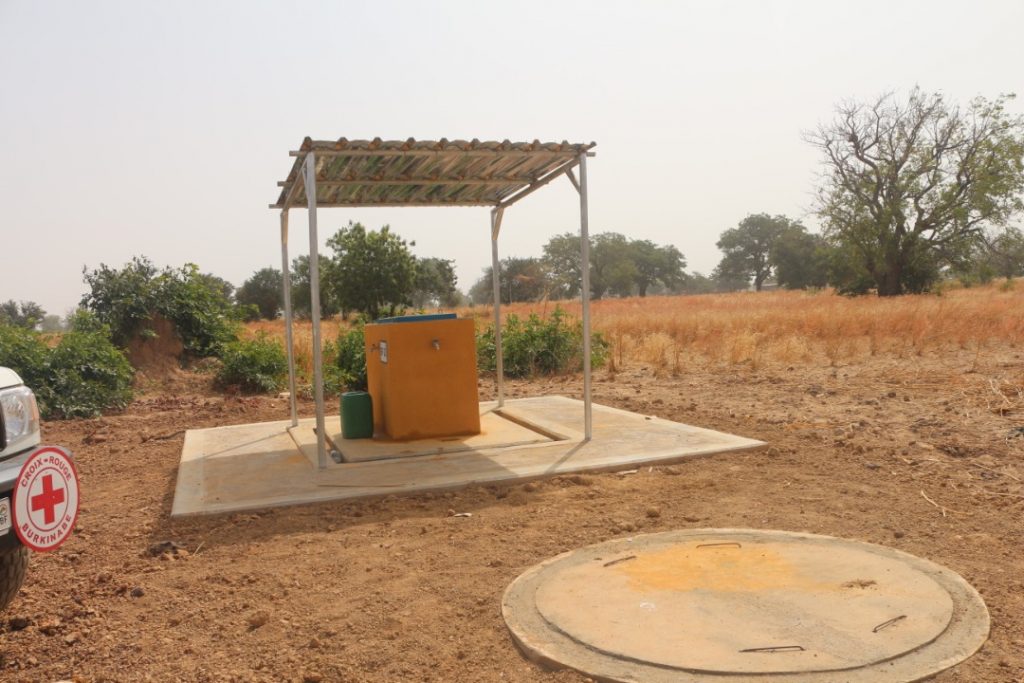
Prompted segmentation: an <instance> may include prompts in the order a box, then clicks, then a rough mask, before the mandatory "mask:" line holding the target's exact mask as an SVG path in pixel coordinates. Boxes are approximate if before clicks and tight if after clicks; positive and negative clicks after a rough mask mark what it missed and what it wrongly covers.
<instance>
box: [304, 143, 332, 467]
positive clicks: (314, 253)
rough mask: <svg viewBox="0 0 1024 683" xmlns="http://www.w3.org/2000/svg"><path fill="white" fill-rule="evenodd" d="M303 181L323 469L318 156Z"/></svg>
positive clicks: (318, 449) (310, 157)
mask: <svg viewBox="0 0 1024 683" xmlns="http://www.w3.org/2000/svg"><path fill="white" fill-rule="evenodd" d="M304 170H305V174H304V179H303V182H304V183H305V185H306V198H307V199H308V200H309V206H308V208H309V212H308V213H309V313H310V317H311V318H312V319H313V398H314V399H315V400H316V453H317V464H318V465H319V467H320V469H324V468H325V467H327V432H326V428H325V426H324V368H323V354H322V352H321V347H320V253H319V246H318V243H319V239H318V237H317V234H316V157H315V155H314V154H313V152H310V153H309V154H307V155H306V167H305V169H304Z"/></svg>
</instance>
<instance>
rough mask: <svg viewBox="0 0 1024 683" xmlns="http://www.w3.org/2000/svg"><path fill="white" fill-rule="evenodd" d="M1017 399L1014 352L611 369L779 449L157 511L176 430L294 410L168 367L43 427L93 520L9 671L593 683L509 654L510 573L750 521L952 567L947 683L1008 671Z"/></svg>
mask: <svg viewBox="0 0 1024 683" xmlns="http://www.w3.org/2000/svg"><path fill="white" fill-rule="evenodd" d="M1022 384H1024V362H1022V361H1021V357H1020V355H1019V354H1018V353H1016V352H1013V351H1012V350H1004V351H1001V352H991V353H990V354H989V355H987V356H981V357H980V358H979V357H976V354H975V353H973V352H972V353H966V352H965V353H946V354H943V355H942V356H925V357H915V358H912V359H903V360H897V359H892V358H874V359H871V360H870V361H867V362H864V363H858V364H855V365H850V366H845V367H839V368H837V369H834V368H827V367H826V368H813V367H802V366H801V367H797V368H792V369H789V368H786V367H778V368H767V369H765V368H761V369H758V370H756V371H750V370H746V369H742V368H736V367H732V368H694V369H692V371H691V372H690V373H689V374H686V375H685V376H681V377H677V378H674V377H670V376H664V377H655V376H653V374H652V372H651V371H650V370H648V369H645V368H640V367H635V368H630V369H628V370H625V371H622V372H620V373H619V374H618V375H617V376H615V377H610V376H608V375H605V374H603V373H602V374H601V376H600V378H599V381H597V382H596V384H595V398H596V399H597V400H598V401H599V402H601V403H605V404H608V405H613V406H618V407H621V408H626V409H630V410H636V411H640V412H644V413H650V414H656V415H659V416H662V417H665V418H669V419H674V420H678V421H681V422H687V423H691V424H695V425H701V426H706V427H711V428H715V429H720V430H724V431H728V432H733V433H736V434H742V435H746V436H752V437H757V438H760V439H764V440H766V441H768V442H770V443H771V447H770V448H769V449H768V450H767V451H761V452H753V453H747V454H739V455H727V456H714V457H709V458H704V459H698V460H693V461H690V462H687V463H684V464H680V465H675V466H671V467H659V468H654V469H653V470H652V469H643V470H641V471H640V472H637V473H635V474H627V475H618V474H601V475H587V476H577V477H571V478H558V479H554V480H549V481H545V482H540V483H533V484H525V485H517V486H511V487H476V488H472V489H468V490H463V491H459V492H455V493H448V494H443V495H421V496H415V497H408V498H400V499H384V500H374V501H366V502H362V503H339V504H324V505H317V506H308V507H295V508H281V509H274V510H266V511H263V512H258V513H254V514H234V515H227V516H218V517H206V518H195V519H188V520H171V519H169V518H168V512H169V510H170V505H171V499H172V497H173V493H174V481H175V476H176V471H177V464H178V457H179V454H180V450H181V443H182V433H183V430H185V429H186V428H191V427H209V426H214V425H226V424H233V423H244V422H253V421H259V420H266V419H280V418H282V417H283V416H284V415H285V414H286V406H285V403H284V402H283V401H281V400H275V399H271V398H266V397H255V398H246V397H227V398H225V397H223V396H219V395H216V394H215V393H213V392H211V391H210V390H209V389H208V388H207V380H206V377H204V376H200V375H188V374H182V375H178V376H176V377H175V378H174V379H172V380H169V381H167V382H166V383H165V384H164V385H163V386H152V387H151V388H150V390H149V391H148V392H146V393H145V394H144V395H142V396H141V397H140V398H139V400H137V401H136V402H135V403H134V404H133V405H132V406H131V408H130V409H129V410H128V411H127V412H126V413H124V414H123V415H116V416H109V417H104V418H102V419H97V420H87V421H70V422H50V423H47V424H46V425H45V428H44V433H45V440H46V441H47V442H51V443H58V444H63V445H66V446H68V447H70V448H71V449H72V450H73V451H74V453H75V455H76V457H77V459H78V464H79V470H80V473H81V477H82V485H83V487H84V493H83V504H82V512H81V516H80V522H79V527H78V529H77V533H76V534H75V536H74V537H73V538H72V539H71V540H70V541H69V542H68V543H67V544H66V545H65V546H64V547H63V548H61V549H60V550H58V551H57V552H55V553H53V554H50V555H36V556H34V557H33V559H32V567H31V569H30V575H29V578H28V580H27V582H26V585H25V588H24V590H23V592H22V593H21V595H20V596H19V597H18V598H17V599H16V600H15V601H14V603H13V604H12V605H11V606H10V607H9V608H8V610H7V611H6V612H5V613H3V615H2V616H0V679H3V680H11V681H15V680H17V681H21V680H26V681H54V680H59V679H75V680H80V681H93V680H96V681H99V680H118V681H120V680H126V681H127V680H132V681H133V680H154V681H169V680H184V681H249V680H252V681H279V680H295V681H302V680H308V681H318V680H323V681H543V682H546V683H556V682H569V681H583V680H585V679H584V678H583V677H582V676H579V675H577V674H575V673H571V672H566V671H562V672H549V671H545V670H543V669H541V668H539V667H537V666H536V665H534V664H531V663H529V662H528V661H526V660H525V659H524V658H523V657H521V656H520V654H519V653H518V652H517V651H516V649H515V647H514V646H513V645H512V643H511V641H510V639H509V637H508V635H507V633H506V631H505V627H504V625H503V622H502V620H501V616H500V611H499V602H500V597H501V594H502V592H503V591H504V589H505V587H506V586H507V585H508V583H509V582H510V581H512V579H514V578H515V577H516V576H517V575H518V574H519V573H520V572H522V571H523V570H524V569H526V568H527V567H529V566H531V565H533V564H535V563H537V562H539V561H541V560H543V559H545V558H548V557H550V556H552V555H555V554H557V553H560V552H562V551H565V550H568V549H571V548H574V547H578V546H581V545H586V544H590V543H596V542H599V541H603V540H606V539H609V538H614V537H619V536H623V535H631V534H635V533H645V532H652V531H661V530H668V529H679V528H696V527H753V528H770V529H789V530H797V531H801V530H806V531H809V532H814V533H822V534H831V535H836V536H842V537H846V538H852V539H861V540H866V541H870V542H874V543H881V544H885V545H889V546H892V547H895V548H898V549H900V550H904V551H907V552H910V553H914V554H916V555H920V556H922V557H926V558H929V559H931V560H934V561H936V562H939V563H941V564H944V565H946V566H947V567H949V568H951V569H953V570H955V571H957V572H959V573H961V574H962V575H963V576H965V577H966V578H967V579H969V580H970V581H971V582H972V583H973V584H974V585H975V586H976V587H977V588H978V590H979V591H980V592H981V594H982V595H983V597H984V598H985V600H986V602H987V604H988V607H989V610H990V611H991V615H992V634H991V638H990V640H989V641H988V643H987V644H986V645H985V647H984V648H983V649H982V650H981V652H979V653H978V654H977V655H975V656H974V657H972V658H971V659H970V660H968V661H967V662H965V663H963V664H961V665H960V666H958V667H956V668H955V669H953V670H951V671H948V672H946V673H943V674H941V675H939V676H938V677H937V678H936V679H935V680H937V681H942V682H945V683H949V682H952V681H964V682H967V681H970V682H972V683H995V682H999V683H1005V682H1007V681H1022V680H1024V654H1022V653H1024V559H1022V557H1024V555H1022V550H1021V549H1022V548H1024V517H1022V515H1024V486H1022V481H1021V480H1022V478H1024V437H1014V436H1013V434H1016V433H1017V432H1014V431H1012V430H1014V428H1016V427H1020V426H1024V398H1022V394H1021V393H1020V392H1019V388H1020V387H1021V385H1022ZM482 387H483V389H482V393H483V395H484V397H485V398H487V397H488V395H489V394H490V393H491V391H490V384H489V383H488V382H485V383H482ZM1014 387H1016V388H1017V389H1016V391H1017V392H1018V393H1014V389H1013V388H1014ZM996 390H998V391H999V393H1000V394H1001V395H998V394H997V391H996ZM579 391H580V382H579V380H578V378H571V379H562V378H556V379H554V380H543V381H535V382H521V383H520V382H517V383H514V384H513V388H512V392H511V393H512V394H513V395H532V394H540V393H560V394H565V395H570V396H572V395H578V394H579ZM302 408H303V412H304V413H305V414H310V413H311V405H310V404H309V403H308V402H307V403H303V405H302ZM926 496H927V498H926ZM454 512H471V513H472V516H471V517H453V516H452V513H454ZM161 544H162V545H161Z"/></svg>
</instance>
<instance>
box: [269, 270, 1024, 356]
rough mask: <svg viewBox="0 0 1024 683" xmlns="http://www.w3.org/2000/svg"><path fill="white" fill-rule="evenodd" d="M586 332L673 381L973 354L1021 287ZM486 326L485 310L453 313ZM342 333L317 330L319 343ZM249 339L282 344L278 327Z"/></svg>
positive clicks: (662, 311) (751, 297)
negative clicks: (951, 352)
mask: <svg viewBox="0 0 1024 683" xmlns="http://www.w3.org/2000/svg"><path fill="white" fill-rule="evenodd" d="M556 305H557V306H561V307H562V308H563V309H565V310H567V311H568V312H570V313H571V314H573V315H577V316H578V315H579V312H580V304H579V302H578V301H563V302H557V303H556V302H538V303H531V304H514V305H512V306H504V307H503V308H502V312H503V313H504V314H506V315H507V314H508V313H516V314H517V315H520V316H523V315H527V314H529V313H531V312H535V313H538V314H539V315H542V316H544V315H547V314H549V313H550V312H551V311H552V310H554V308H555V306H556ZM592 312H593V326H594V329H595V330H597V331H599V332H601V333H602V334H604V335H605V337H606V338H607V339H608V340H609V341H610V342H611V344H612V359H611V360H612V365H611V368H612V369H613V370H614V369H617V368H621V367H624V366H626V365H628V364H630V363H637V362H641V363H646V364H649V365H650V366H652V367H653V368H655V370H656V371H657V372H659V373H661V372H666V373H667V372H678V371H679V370H680V369H681V368H683V367H685V366H686V365H687V364H690V363H701V364H706V363H714V364H724V365H728V366H740V367H750V368H753V369H756V368H758V367H760V366H762V365H764V364H775V363H780V364H786V365H798V364H803V363H815V364H819V363H824V364H830V365H839V364H846V363H854V362H857V360H858V359H864V358H869V357H871V356H879V355H890V356H896V357H906V356H909V355H919V354H922V353H924V352H926V351H935V350H942V349H944V348H960V349H971V350H975V351H976V353H978V354H980V353H982V351H983V350H984V349H985V348H986V347H987V346H989V345H992V344H1005V345H1009V346H1010V347H1016V346H1018V345H1020V344H1021V343H1022V342H1024V286H1021V285H1020V283H1018V286H1017V287H1006V286H1005V285H1002V284H994V285H991V286H987V287H976V288H971V289H951V290H947V291H945V292H944V293H943V294H942V295H941V296H937V295H934V294H932V295H920V296H904V297H894V298H884V299H883V298H877V297H858V298H846V297H841V296H837V295H835V294H832V293H829V292H817V293H808V292H789V291H776V292H761V293H753V292H738V293H732V294H711V295H702V296H673V297H647V298H644V299H641V298H637V297H634V298H629V299H606V300H602V301H595V302H594V303H593V305H592ZM459 313H460V314H461V315H467V316H473V317H476V318H477V319H478V320H479V321H480V324H481V325H485V324H487V322H488V321H489V320H490V316H491V308H490V307H485V306H477V307H473V308H466V309H461V310H459ZM344 325H345V324H344V323H340V322H339V321H336V320H331V321H325V323H324V339H325V340H328V339H334V338H335V337H336V336H337V334H338V330H339V329H340V328H342V327H344ZM249 329H250V330H252V331H255V330H265V331H267V332H268V333H270V334H272V335H275V336H279V337H283V336H284V331H283V323H282V322H281V321H273V322H260V323H253V324H251V325H249ZM295 347H296V353H297V358H298V359H299V364H300V366H302V367H303V368H304V369H306V370H307V371H308V368H309V364H310V362H311V360H310V358H311V356H310V353H311V349H312V334H311V329H310V324H309V322H308V321H307V322H299V323H298V324H297V326H296V330H295Z"/></svg>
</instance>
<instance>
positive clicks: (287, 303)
mask: <svg viewBox="0 0 1024 683" xmlns="http://www.w3.org/2000/svg"><path fill="white" fill-rule="evenodd" d="M281 286H282V289H283V294H284V343H285V345H286V347H287V349H288V405H289V406H290V408H291V414H292V427H296V426H298V424H299V412H298V408H297V407H296V398H295V349H294V347H293V346H292V343H293V342H292V276H291V273H289V272H288V209H285V210H284V211H282V212H281Z"/></svg>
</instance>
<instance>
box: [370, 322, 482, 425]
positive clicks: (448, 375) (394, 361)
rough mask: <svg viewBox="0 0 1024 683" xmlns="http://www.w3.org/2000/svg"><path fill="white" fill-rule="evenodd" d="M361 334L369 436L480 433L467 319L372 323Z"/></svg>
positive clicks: (473, 349)
mask: <svg viewBox="0 0 1024 683" xmlns="http://www.w3.org/2000/svg"><path fill="white" fill-rule="evenodd" d="M364 334H365V339H366V380H367V385H368V389H369V392H370V396H371V397H372V398H373V428H374V438H376V439H381V438H385V439H395V440H409V439H423V438H429V437H438V436H456V435H461V434H479V433H480V407H479V396H478V394H477V375H476V339H475V337H474V324H473V321H472V320H470V319H468V318H467V319H457V318H448V319H440V320H438V319H430V318H427V319H424V320H415V318H413V319H412V320H403V321H396V322H387V323H372V324H369V325H367V326H366V328H365V332H364Z"/></svg>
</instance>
